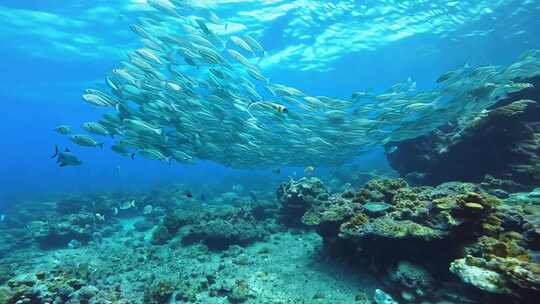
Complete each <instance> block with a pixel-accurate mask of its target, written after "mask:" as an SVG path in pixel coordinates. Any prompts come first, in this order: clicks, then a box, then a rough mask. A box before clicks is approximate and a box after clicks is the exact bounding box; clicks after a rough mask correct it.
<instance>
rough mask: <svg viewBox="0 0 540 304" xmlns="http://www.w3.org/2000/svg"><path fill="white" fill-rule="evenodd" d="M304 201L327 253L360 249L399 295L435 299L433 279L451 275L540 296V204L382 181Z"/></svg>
mask: <svg viewBox="0 0 540 304" xmlns="http://www.w3.org/2000/svg"><path fill="white" fill-rule="evenodd" d="M289 183H290V184H291V185H282V187H281V189H293V190H292V191H293V193H295V192H296V190H294V189H295V186H294V185H297V184H298V183H300V181H297V182H295V181H290V182H289ZM304 186H306V185H305V184H304ZM316 187H317V189H323V187H324V186H322V185H320V184H316ZM304 191H305V192H307V190H304ZM279 195H281V197H292V195H291V196H287V194H286V193H285V194H284V193H279ZM282 202H283V200H282ZM285 204H287V201H285ZM302 206H308V207H307V208H306V209H307V210H306V212H305V213H304V215H303V216H302V218H301V220H302V222H303V223H304V224H305V225H309V226H313V227H315V229H316V231H317V232H318V233H319V234H320V235H321V236H322V237H323V238H324V241H325V246H326V248H327V249H328V250H329V251H330V252H333V253H336V252H337V253H338V254H339V253H341V254H344V255H351V254H353V255H354V254H355V253H356V254H358V253H360V254H361V257H362V258H364V259H367V260H369V261H370V263H372V266H373V263H374V265H375V266H374V267H375V268H381V267H387V268H388V269H391V270H390V271H389V274H390V275H389V276H390V278H391V280H393V281H396V282H399V283H400V284H401V285H403V286H404V287H403V288H404V289H402V295H401V296H402V298H411V299H412V298H414V297H418V298H429V297H430V296H434V293H433V292H432V290H433V289H434V288H433V285H434V282H435V281H442V280H448V278H449V277H451V275H450V272H452V273H454V274H455V275H457V277H459V278H460V279H461V280H462V281H464V282H466V283H469V284H471V285H473V286H475V287H477V288H478V289H479V290H482V291H485V292H487V293H488V294H492V296H493V297H496V296H494V295H497V296H501V297H505V298H504V299H505V301H509V302H508V303H529V302H530V303H532V302H531V301H532V299H534V297H536V296H538V295H540V272H539V269H540V265H539V264H538V257H537V250H538V243H536V241H537V240H538V238H537V236H538V228H539V226H538V220H536V219H535V216H537V215H538V214H540V213H539V212H538V211H537V209H538V208H536V209H535V208H533V209H534V210H528V209H531V208H523V206H521V205H516V204H513V205H509V204H507V203H505V202H504V201H503V200H501V199H499V198H497V197H495V196H492V195H490V194H487V193H485V192H484V191H482V190H481V189H480V187H479V186H476V185H474V184H470V183H456V182H452V183H445V184H441V185H439V186H437V187H411V186H409V185H408V184H407V183H406V182H405V181H404V180H402V179H379V180H372V181H370V182H368V183H367V184H366V185H365V186H364V187H363V188H362V189H360V190H358V191H356V192H354V193H351V192H350V191H346V192H343V193H335V194H331V195H325V196H322V197H321V196H319V197H317V198H315V197H313V196H310V197H305V198H304V199H303V201H302ZM529 207H530V206H529ZM533 215H534V216H533ZM407 258H412V259H414V260H412V261H408V260H407ZM385 265H387V266H385ZM440 265H445V266H444V267H441V266H440ZM435 275H438V276H439V277H435ZM407 289H408V290H407ZM499 300H500V299H499Z"/></svg>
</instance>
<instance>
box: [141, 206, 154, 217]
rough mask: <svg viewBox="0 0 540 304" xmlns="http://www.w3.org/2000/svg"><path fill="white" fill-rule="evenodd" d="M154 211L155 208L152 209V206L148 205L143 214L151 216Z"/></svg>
mask: <svg viewBox="0 0 540 304" xmlns="http://www.w3.org/2000/svg"><path fill="white" fill-rule="evenodd" d="M152 211H154V207H152V205H146V206H144V208H143V214H144V215H149V214H151V213H152Z"/></svg>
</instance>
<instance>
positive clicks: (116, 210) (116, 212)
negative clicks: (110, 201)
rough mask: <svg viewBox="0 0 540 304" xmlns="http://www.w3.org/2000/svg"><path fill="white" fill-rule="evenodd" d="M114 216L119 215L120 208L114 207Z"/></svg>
mask: <svg viewBox="0 0 540 304" xmlns="http://www.w3.org/2000/svg"><path fill="white" fill-rule="evenodd" d="M112 212H113V215H118V208H116V207H114V208H113V209H112Z"/></svg>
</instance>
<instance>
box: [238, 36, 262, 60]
mask: <svg viewBox="0 0 540 304" xmlns="http://www.w3.org/2000/svg"><path fill="white" fill-rule="evenodd" d="M242 38H243V39H244V41H245V42H246V43H247V44H248V45H249V46H250V47H251V49H252V50H257V51H260V52H262V53H263V54H264V55H265V56H266V51H265V50H264V48H263V47H262V45H261V44H260V43H259V42H258V41H257V40H256V39H255V38H253V37H252V36H251V35H249V34H246V35H244V36H242Z"/></svg>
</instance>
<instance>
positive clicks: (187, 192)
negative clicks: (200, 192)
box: [184, 191, 193, 198]
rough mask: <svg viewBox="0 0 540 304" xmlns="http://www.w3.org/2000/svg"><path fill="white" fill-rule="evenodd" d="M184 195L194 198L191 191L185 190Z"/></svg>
mask: <svg viewBox="0 0 540 304" xmlns="http://www.w3.org/2000/svg"><path fill="white" fill-rule="evenodd" d="M184 195H185V196H186V197H187V198H193V193H191V191H185V192H184Z"/></svg>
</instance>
